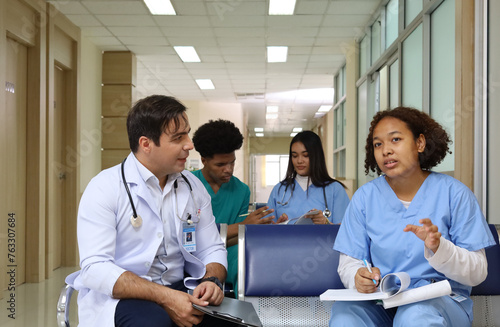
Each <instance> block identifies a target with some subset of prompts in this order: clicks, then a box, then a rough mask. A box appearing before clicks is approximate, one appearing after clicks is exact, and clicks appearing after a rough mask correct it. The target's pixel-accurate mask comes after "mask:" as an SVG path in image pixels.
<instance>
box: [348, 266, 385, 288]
mask: <svg viewBox="0 0 500 327" xmlns="http://www.w3.org/2000/svg"><path fill="white" fill-rule="evenodd" d="M363 264H364V267H362V268H359V269H358V271H357V273H356V276H355V277H354V282H355V285H356V289H357V290H358V292H360V293H373V292H375V291H376V290H377V286H378V282H379V281H380V270H379V269H378V268H377V267H372V266H371V264H370V263H369V262H368V261H367V260H363Z"/></svg>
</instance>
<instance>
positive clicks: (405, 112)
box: [365, 107, 452, 175]
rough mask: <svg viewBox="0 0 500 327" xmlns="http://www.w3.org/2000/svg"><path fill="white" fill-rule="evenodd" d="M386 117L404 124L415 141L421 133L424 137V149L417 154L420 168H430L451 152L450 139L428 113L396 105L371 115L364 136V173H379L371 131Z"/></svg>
mask: <svg viewBox="0 0 500 327" xmlns="http://www.w3.org/2000/svg"><path fill="white" fill-rule="evenodd" d="M386 117H394V118H397V119H399V120H401V121H402V122H404V123H405V124H406V126H408V129H410V131H411V132H412V134H413V137H414V139H415V141H416V140H417V138H418V137H419V136H420V134H422V135H423V136H424V137H425V143H426V144H425V149H424V151H423V152H421V153H419V154H418V159H419V162H420V168H421V169H425V170H430V169H431V168H432V167H435V166H436V165H438V164H439V163H440V162H441V161H443V159H444V157H445V156H446V154H447V153H451V151H450V150H449V145H451V143H452V141H451V139H450V137H449V135H448V133H446V131H445V130H444V128H443V127H442V126H441V125H440V124H439V123H438V122H436V121H435V120H434V119H432V118H431V117H430V116H429V115H428V114H426V113H424V112H422V111H420V110H417V109H414V108H409V107H397V108H394V109H389V110H385V111H379V112H378V113H376V114H375V116H373V120H372V122H371V125H370V130H369V132H368V137H367V138H366V146H365V150H366V159H365V174H368V173H369V172H370V170H371V171H374V172H376V173H377V174H379V175H380V174H381V173H382V171H381V170H380V168H379V166H378V165H377V161H376V160H375V154H374V149H373V131H374V129H375V127H376V126H377V124H378V123H379V122H380V121H381V120H382V119H384V118H386Z"/></svg>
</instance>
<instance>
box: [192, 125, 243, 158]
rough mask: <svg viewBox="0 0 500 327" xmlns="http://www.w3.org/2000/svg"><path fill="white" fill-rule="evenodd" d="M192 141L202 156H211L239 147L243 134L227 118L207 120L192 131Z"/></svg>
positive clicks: (232, 150)
mask: <svg viewBox="0 0 500 327" xmlns="http://www.w3.org/2000/svg"><path fill="white" fill-rule="evenodd" d="M193 143H194V148H195V149H196V151H198V152H199V153H200V155H201V156H202V157H203V158H212V157H213V156H214V155H215V154H227V153H231V152H234V151H236V150H238V149H239V148H241V145H242V144H243V135H242V134H241V133H240V130H239V129H238V127H236V126H235V125H234V124H233V123H232V122H230V121H229V120H223V119H219V120H209V121H208V123H205V124H203V125H201V126H200V127H199V128H198V129H197V130H196V132H194V135H193Z"/></svg>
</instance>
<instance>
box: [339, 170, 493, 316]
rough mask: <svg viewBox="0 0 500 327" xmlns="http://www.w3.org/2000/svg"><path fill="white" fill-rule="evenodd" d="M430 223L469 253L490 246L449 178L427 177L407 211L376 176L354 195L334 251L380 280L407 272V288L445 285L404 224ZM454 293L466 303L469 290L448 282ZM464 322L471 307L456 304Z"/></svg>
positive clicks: (480, 220) (477, 216)
mask: <svg viewBox="0 0 500 327" xmlns="http://www.w3.org/2000/svg"><path fill="white" fill-rule="evenodd" d="M422 218H430V219H431V220H432V223H433V224H434V225H436V226H437V227H438V229H439V232H441V234H442V236H443V237H444V238H446V239H448V240H450V241H451V242H453V243H454V244H455V245H457V246H459V247H461V248H464V249H467V250H469V251H478V250H480V249H483V248H486V247H489V246H492V245H494V244H495V241H494V239H493V236H492V235H491V232H490V229H489V227H488V225H487V223H486V220H485V219H484V216H483V214H482V212H481V208H480V207H479V204H478V203H477V200H476V198H475V196H474V194H473V193H472V192H471V191H470V190H469V188H467V187H466V186H465V185H464V184H462V183H461V182H459V181H458V180H456V179H454V178H453V177H450V176H448V175H444V174H439V173H431V174H430V175H429V176H428V177H427V178H426V180H425V181H424V183H423V184H422V186H421V187H420V189H419V190H418V192H417V194H416V195H415V197H414V198H413V200H412V202H411V204H410V206H409V207H408V209H406V208H405V207H404V206H403V204H402V203H401V201H400V200H399V199H398V198H397V196H396V194H395V193H394V191H393V190H392V188H391V187H390V186H389V184H388V183H387V181H386V179H385V176H381V177H379V178H377V179H375V180H373V181H371V182H369V183H367V184H365V185H363V186H362V187H361V188H360V189H358V190H357V191H356V193H355V194H354V196H353V198H352V200H351V203H350V204H349V206H348V208H347V211H346V213H345V217H344V221H343V222H342V225H341V227H340V230H339V233H338V235H337V238H336V240H335V244H334V249H335V250H337V251H339V252H342V253H344V254H347V255H349V256H351V257H353V258H356V259H367V260H369V261H371V262H372V264H373V266H374V267H378V268H379V269H380V272H381V275H382V276H384V275H386V274H388V273H394V272H401V271H405V272H407V273H408V274H409V275H410V277H411V278H412V282H411V286H410V287H417V286H423V285H425V284H429V283H431V282H432V281H433V280H434V281H439V280H443V279H447V278H446V277H445V276H444V275H443V274H441V273H439V272H437V271H436V270H434V268H432V267H431V266H430V264H429V263H428V261H427V260H426V259H425V257H424V244H423V242H422V241H421V240H420V239H419V238H418V237H417V236H415V234H413V233H411V232H404V231H403V229H404V228H405V226H406V225H407V224H414V225H420V224H419V222H418V221H419V219H422ZM449 281H450V284H451V287H452V289H453V291H454V292H455V293H458V294H461V295H463V296H465V297H466V298H469V296H470V291H471V287H470V286H465V285H462V284H460V283H458V282H455V281H453V280H449ZM461 304H462V306H463V307H464V309H465V310H466V311H467V313H468V314H469V316H471V315H472V301H471V300H470V299H468V300H466V301H464V302H461Z"/></svg>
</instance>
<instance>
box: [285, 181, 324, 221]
mask: <svg viewBox="0 0 500 327" xmlns="http://www.w3.org/2000/svg"><path fill="white" fill-rule="evenodd" d="M322 188H323V199H324V200H325V210H323V216H325V217H326V218H330V216H331V215H332V212H331V211H330V209H328V203H327V202H326V191H325V187H324V186H323V187H322ZM287 189H288V185H287V186H286V187H285V192H283V196H282V197H281V201H278V202H276V203H278V204H281V205H282V206H286V205H287V204H288V202H289V201H290V199H291V198H292V196H293V189H294V188H293V187H292V190H291V191H290V197H289V198H288V201H286V202H283V200H284V199H285V194H286V190H287Z"/></svg>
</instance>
